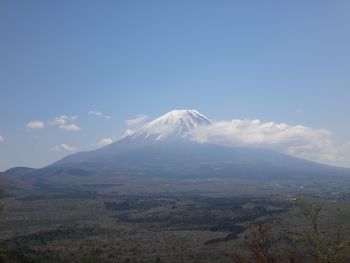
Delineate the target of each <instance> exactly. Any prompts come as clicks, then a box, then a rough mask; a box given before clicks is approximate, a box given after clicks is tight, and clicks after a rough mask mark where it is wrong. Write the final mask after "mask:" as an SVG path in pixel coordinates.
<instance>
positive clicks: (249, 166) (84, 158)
mask: <svg viewBox="0 0 350 263" xmlns="http://www.w3.org/2000/svg"><path fill="white" fill-rule="evenodd" d="M210 124H211V121H210V120H209V119H208V118H206V117H205V116H204V115H202V114H200V113H199V112H198V111H196V110H174V111H171V112H169V113H167V114H165V115H163V116H161V117H159V118H157V119H155V120H153V121H151V122H149V123H147V124H145V125H144V126H143V127H141V128H140V129H138V130H136V131H134V132H132V133H130V134H128V135H127V136H125V137H123V138H121V139H120V140H118V141H116V142H115V143H113V144H110V145H108V146H105V147H103V148H100V149H97V150H94V151H89V152H80V153H76V154H73V155H70V156H67V157H65V158H63V159H62V160H59V161H57V162H55V163H53V164H51V165H49V166H47V167H44V168H42V169H39V170H33V171H29V172H28V173H25V174H21V175H20V176H19V177H22V178H24V177H25V178H27V179H28V178H31V180H39V179H40V180H48V179H49V180H50V181H55V180H59V181H60V182H64V180H65V178H67V180H68V178H70V179H69V180H72V178H75V179H74V180H78V179H77V178H79V179H80V180H81V181H84V182H87V181H88V180H89V178H90V177H99V178H103V177H117V176H134V175H137V176H140V175H141V176H144V177H145V178H147V177H162V178H171V179H179V178H181V179H184V178H186V179H190V178H196V179H200V178H245V179H252V180H253V179H261V178H274V179H276V178H278V179H291V178H293V179H296V178H315V179H316V178H330V179H331V178H332V176H335V177H336V176H349V177H350V170H349V169H343V168H336V167H332V166H327V165H322V164H318V163H314V162H311V161H306V160H302V159H298V158H295V157H291V156H288V155H284V154H281V153H277V152H273V151H270V150H266V149H256V148H249V147H225V146H219V145H212V144H199V143H195V142H192V141H189V140H188V139H187V137H186V135H187V133H188V132H190V131H191V130H193V129H195V128H196V127H199V126H202V125H210ZM78 181H79V180H78Z"/></svg>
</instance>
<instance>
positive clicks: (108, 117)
mask: <svg viewBox="0 0 350 263" xmlns="http://www.w3.org/2000/svg"><path fill="white" fill-rule="evenodd" d="M88 114H89V115H90V116H94V117H100V118H105V119H108V120H110V119H112V117H111V116H109V115H104V114H103V113H102V112H100V111H94V110H91V111H89V112H88Z"/></svg>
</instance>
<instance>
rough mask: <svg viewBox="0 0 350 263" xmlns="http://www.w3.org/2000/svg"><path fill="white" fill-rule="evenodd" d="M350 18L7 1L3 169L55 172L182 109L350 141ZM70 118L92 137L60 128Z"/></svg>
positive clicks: (328, 6) (314, 11) (174, 4)
mask: <svg viewBox="0 0 350 263" xmlns="http://www.w3.org/2000/svg"><path fill="white" fill-rule="evenodd" d="M349 13H350V2H349V1H346V0H344V1H203V0H201V1H199V0H198V1H195V0H190V1H182V0H180V1H39V0H37V1H16V0H3V1H1V3H0V35H1V41H0V58H1V59H0V136H2V138H3V142H2V143H0V170H4V169H7V168H9V167H12V166H19V165H21V166H22V165H23V166H32V167H40V166H43V165H46V164H48V163H50V162H52V161H54V160H56V159H58V158H61V157H62V156H64V155H65V154H67V153H68V152H69V151H67V150H64V149H61V148H62V147H61V148H60V149H58V148H57V146H59V145H62V144H66V145H69V146H74V147H76V150H88V149H92V148H94V147H96V145H97V144H98V142H99V140H100V139H101V138H112V137H114V138H118V137H120V136H121V135H122V134H123V132H124V131H125V129H126V128H127V127H126V124H125V121H126V120H128V119H132V118H134V117H135V116H137V115H142V114H146V115H148V116H150V117H156V116H158V115H161V114H163V113H165V112H168V111H169V110H172V109H174V108H177V109H181V108H191V109H192V108H195V109H197V110H198V111H200V112H201V113H203V114H205V115H207V116H208V117H210V118H211V119H214V120H230V119H234V118H237V119H244V118H249V119H260V120H262V121H274V122H286V123H288V124H290V125H298V124H300V125H305V126H308V127H312V128H315V129H320V128H323V129H327V130H329V131H330V132H331V133H332V140H334V141H335V142H336V143H339V144H342V143H345V142H346V141H348V140H350V123H349V121H348V120H349V117H348V115H349V112H350V104H349V99H350V74H349V68H350V67H349V66H350V52H349V47H350V16H349ZM92 110H93V111H99V112H102V113H103V114H104V115H109V116H111V117H112V118H111V119H107V118H103V117H101V116H91V114H90V115H89V114H88V112H89V111H92ZM62 115H66V116H69V117H70V116H78V118H77V119H76V120H74V121H73V122H72V123H74V124H76V125H77V126H78V127H80V130H79V131H67V130H65V129H63V128H59V126H58V125H57V124H56V125H54V124H53V122H54V120H55V118H57V117H59V116H62ZM30 121H41V122H43V123H44V125H45V128H43V129H29V128H27V127H26V125H27V123H28V122H30ZM55 147H56V148H55ZM63 148H64V147H63ZM55 149H56V150H55Z"/></svg>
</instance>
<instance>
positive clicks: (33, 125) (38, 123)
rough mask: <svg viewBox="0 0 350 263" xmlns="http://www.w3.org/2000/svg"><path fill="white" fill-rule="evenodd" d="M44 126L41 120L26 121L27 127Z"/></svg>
mask: <svg viewBox="0 0 350 263" xmlns="http://www.w3.org/2000/svg"><path fill="white" fill-rule="evenodd" d="M44 127H45V124H44V123H43V122H42V121H30V122H28V123H27V128H28V129H42V128H44Z"/></svg>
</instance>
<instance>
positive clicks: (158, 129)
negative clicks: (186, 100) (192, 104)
mask: <svg viewBox="0 0 350 263" xmlns="http://www.w3.org/2000/svg"><path fill="white" fill-rule="evenodd" d="M211 123H212V122H211V120H210V119H208V118H207V117H205V116H204V115H202V114H201V113H199V112H198V111H196V110H173V111H170V112H168V113H166V114H164V115H162V116H160V117H159V118H157V119H155V120H153V121H151V122H149V123H147V124H145V125H144V126H143V127H141V128H140V129H138V130H136V131H133V132H131V133H129V134H128V135H127V136H126V137H128V139H130V140H133V141H140V142H142V141H147V142H157V141H162V140H166V139H171V138H184V137H185V136H186V134H187V133H188V132H189V131H191V130H193V129H195V128H196V127H198V126H203V125H210V124H211Z"/></svg>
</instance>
